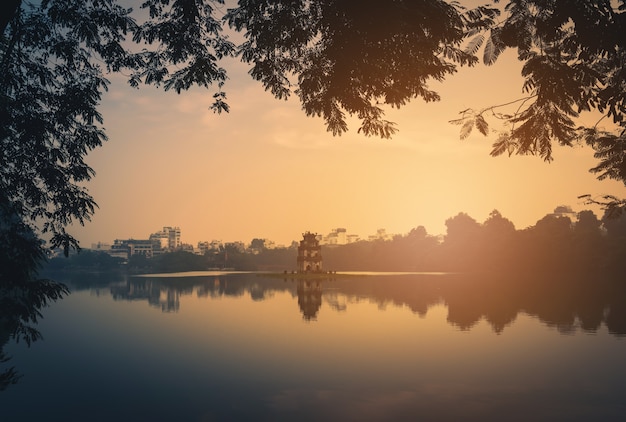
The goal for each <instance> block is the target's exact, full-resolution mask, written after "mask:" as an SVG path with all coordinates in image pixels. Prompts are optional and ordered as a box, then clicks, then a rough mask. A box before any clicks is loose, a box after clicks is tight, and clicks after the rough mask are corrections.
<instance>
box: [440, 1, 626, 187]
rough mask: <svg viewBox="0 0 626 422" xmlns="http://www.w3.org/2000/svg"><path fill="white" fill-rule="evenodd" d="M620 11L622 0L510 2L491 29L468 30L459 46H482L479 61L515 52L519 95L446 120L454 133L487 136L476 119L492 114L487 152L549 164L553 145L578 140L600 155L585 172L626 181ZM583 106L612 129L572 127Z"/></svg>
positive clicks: (623, 20)
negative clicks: (494, 123)
mask: <svg viewBox="0 0 626 422" xmlns="http://www.w3.org/2000/svg"><path fill="white" fill-rule="evenodd" d="M494 3H498V1H494ZM625 10H626V5H625V3H624V1H623V0H620V1H610V0H601V1H597V0H581V1H576V2H559V1H552V0H511V1H509V2H507V3H506V5H505V6H504V7H503V8H502V9H501V10H500V12H501V13H502V14H501V15H500V19H498V20H497V22H496V23H495V24H494V25H493V26H491V27H490V28H488V29H486V30H483V31H480V32H478V33H474V32H476V31H473V32H472V31H470V32H468V39H469V41H468V43H467V45H466V49H467V50H469V51H471V52H473V53H477V52H478V51H479V47H480V46H481V45H482V44H483V43H484V49H483V61H484V63H485V64H488V65H490V64H493V63H495V62H496V60H497V58H498V56H499V55H500V53H501V52H502V51H503V50H504V49H506V48H514V49H516V50H517V56H518V59H519V60H520V61H521V62H522V63H523V67H522V76H523V77H524V84H523V86H522V90H523V92H524V94H525V96H523V97H521V98H519V99H515V100H512V101H511V102H507V103H504V104H499V105H490V106H488V107H486V108H483V109H479V110H472V109H468V110H464V111H463V112H461V117H460V118H459V119H455V120H453V121H452V123H456V124H460V125H462V128H461V138H465V137H467V136H468V134H469V132H470V131H471V129H472V128H473V127H476V128H477V129H478V130H479V131H480V132H481V133H483V134H487V130H488V126H487V125H486V120H485V119H484V118H485V117H486V116H488V117H493V118H496V119H499V120H501V121H503V122H504V123H505V130H504V131H503V132H502V133H500V136H499V137H498V139H497V140H496V142H495V143H494V144H493V149H492V152H491V155H493V156H498V155H501V154H504V153H508V154H509V155H511V154H532V155H538V156H540V157H542V158H543V159H545V160H547V161H550V160H552V159H553V156H552V146H553V144H554V143H556V144H559V145H567V146H571V145H573V144H574V143H578V142H585V143H587V144H588V145H590V146H591V147H593V148H594V149H595V151H596V153H595V157H596V158H598V159H599V160H600V164H599V165H598V166H597V167H594V168H593V169H591V171H592V172H594V173H597V174H599V178H600V179H604V178H607V177H610V178H614V179H617V180H620V181H622V182H626V172H625V171H624V168H625V166H626V158H625V157H626V142H625V141H626V139H625V136H626V135H625V130H626V121H625V119H624V115H625V112H626V103H625V99H626V90H625V89H624V80H625V79H626V73H625V70H624V69H625V67H624V62H625V60H626V52H625V48H626V45H625V42H626V39H625V38H624V35H623V34H624V33H625V30H626V14H625V13H624V11H625ZM508 110H512V111H510V112H508ZM588 111H595V112H597V113H599V114H600V115H601V116H602V119H606V120H611V123H612V124H613V125H614V126H615V128H616V129H615V130H614V131H604V130H599V129H598V128H597V127H596V126H597V124H596V125H595V126H594V127H582V126H580V125H577V123H576V121H577V118H579V117H580V114H581V113H584V112H588ZM598 123H599V122H598Z"/></svg>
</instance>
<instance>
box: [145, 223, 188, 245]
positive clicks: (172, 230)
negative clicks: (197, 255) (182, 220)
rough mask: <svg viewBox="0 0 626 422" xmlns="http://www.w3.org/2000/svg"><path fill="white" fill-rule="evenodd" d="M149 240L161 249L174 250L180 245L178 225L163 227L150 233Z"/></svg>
mask: <svg viewBox="0 0 626 422" xmlns="http://www.w3.org/2000/svg"><path fill="white" fill-rule="evenodd" d="M150 240H151V241H153V242H154V243H155V244H157V245H159V246H158V247H160V249H161V250H163V251H174V250H176V249H179V248H180V247H181V245H182V242H181V240H180V227H163V230H161V231H158V232H156V233H152V234H151V235H150Z"/></svg>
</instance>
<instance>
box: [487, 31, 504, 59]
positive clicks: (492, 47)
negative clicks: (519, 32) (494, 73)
mask: <svg viewBox="0 0 626 422" xmlns="http://www.w3.org/2000/svg"><path fill="white" fill-rule="evenodd" d="M505 48H506V46H505V45H504V42H503V41H502V39H501V38H500V30H499V28H494V29H492V30H491V33H490V35H489V38H487V42H486V43H485V50H484V51H483V62H484V63H485V64H486V65H492V64H494V63H495V62H496V60H497V59H498V57H500V53H502V52H503V51H504V49H505Z"/></svg>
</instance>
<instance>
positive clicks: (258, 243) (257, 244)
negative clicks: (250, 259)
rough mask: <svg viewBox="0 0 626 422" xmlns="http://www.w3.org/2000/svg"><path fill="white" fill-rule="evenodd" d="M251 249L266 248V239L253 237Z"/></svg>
mask: <svg viewBox="0 0 626 422" xmlns="http://www.w3.org/2000/svg"><path fill="white" fill-rule="evenodd" d="M250 249H256V250H262V249H265V239H257V238H255V239H252V241H251V242H250Z"/></svg>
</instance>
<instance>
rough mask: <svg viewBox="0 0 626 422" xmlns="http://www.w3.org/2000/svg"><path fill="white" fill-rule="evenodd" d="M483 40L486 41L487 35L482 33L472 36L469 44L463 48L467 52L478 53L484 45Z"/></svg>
mask: <svg viewBox="0 0 626 422" xmlns="http://www.w3.org/2000/svg"><path fill="white" fill-rule="evenodd" d="M483 41H485V36H484V35H482V34H480V35H477V36H475V37H474V38H472V40H471V41H470V42H469V43H468V44H467V46H466V47H465V48H464V49H463V51H465V52H466V53H469V54H476V52H477V51H478V49H479V48H480V46H481V45H483Z"/></svg>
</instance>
